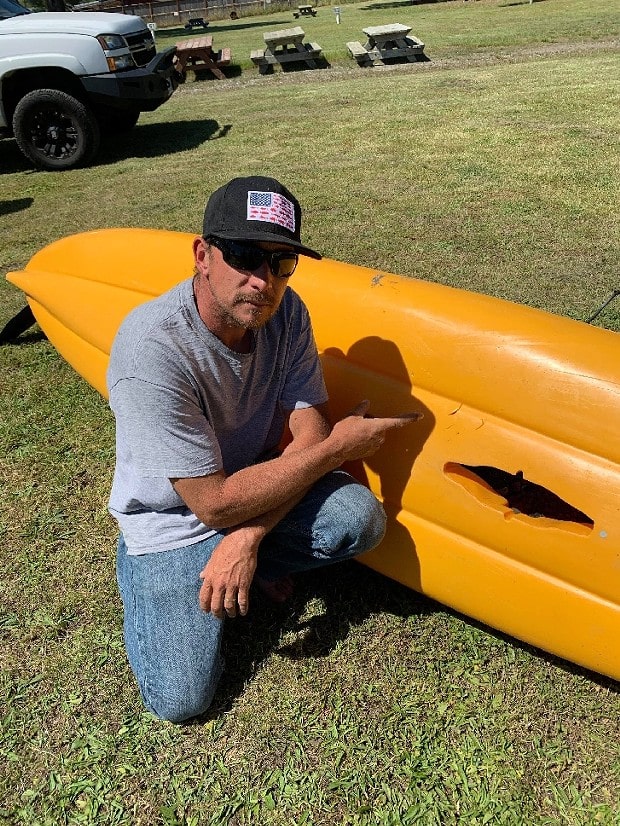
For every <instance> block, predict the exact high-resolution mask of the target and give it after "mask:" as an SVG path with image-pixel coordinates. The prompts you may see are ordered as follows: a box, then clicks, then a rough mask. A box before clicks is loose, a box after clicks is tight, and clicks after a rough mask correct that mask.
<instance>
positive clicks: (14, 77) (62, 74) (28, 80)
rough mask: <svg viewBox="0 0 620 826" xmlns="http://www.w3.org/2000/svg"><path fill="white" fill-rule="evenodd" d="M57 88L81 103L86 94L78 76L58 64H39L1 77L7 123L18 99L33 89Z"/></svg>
mask: <svg viewBox="0 0 620 826" xmlns="http://www.w3.org/2000/svg"><path fill="white" fill-rule="evenodd" d="M43 86H44V88H46V89H57V90H58V91H59V92H66V93H67V94H69V95H71V96H72V97H74V98H77V99H78V100H81V101H82V103H85V102H86V100H87V96H86V95H85V94H84V89H83V87H82V84H81V83H80V81H79V80H78V78H77V77H76V76H75V75H74V74H73V73H72V72H71V71H70V70H69V69H64V68H61V67H58V66H41V67H37V68H36V69H20V70H18V71H16V72H12V73H10V74H7V75H5V76H4V77H3V78H2V85H1V90H2V91H1V93H0V94H1V96H2V107H3V109H4V113H5V117H6V120H7V123H9V124H10V123H11V122H12V120H13V114H14V112H15V109H16V107H17V104H18V103H19V102H20V100H21V99H22V98H23V97H24V96H25V95H27V94H28V93H29V92H34V91H35V89H41V88H42V87H43Z"/></svg>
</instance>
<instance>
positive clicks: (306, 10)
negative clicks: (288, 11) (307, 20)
mask: <svg viewBox="0 0 620 826" xmlns="http://www.w3.org/2000/svg"><path fill="white" fill-rule="evenodd" d="M293 17H316V9H315V8H314V6H309V5H302V6H297V11H296V12H293Z"/></svg>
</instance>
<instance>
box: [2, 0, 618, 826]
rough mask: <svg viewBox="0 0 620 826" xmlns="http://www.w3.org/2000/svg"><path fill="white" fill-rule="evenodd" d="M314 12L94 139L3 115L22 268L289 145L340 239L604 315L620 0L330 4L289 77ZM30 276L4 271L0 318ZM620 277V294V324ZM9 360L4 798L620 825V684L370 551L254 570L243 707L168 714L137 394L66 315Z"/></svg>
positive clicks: (99, 809)
mask: <svg viewBox="0 0 620 826" xmlns="http://www.w3.org/2000/svg"><path fill="white" fill-rule="evenodd" d="M295 22H297V21H295ZM382 22H384V23H385V22H403V23H408V24H411V25H412V26H413V33H414V34H415V35H416V36H418V37H420V39H422V40H423V41H424V42H425V44H426V51H427V54H428V55H429V56H430V57H431V61H430V62H428V63H420V64H414V65H411V66H409V65H404V66H395V67H390V68H386V69H378V70H376V69H358V68H357V67H356V66H355V64H354V61H352V60H351V59H350V58H349V57H348V55H347V53H346V48H345V46H344V44H345V43H346V41H347V40H351V39H360V38H361V37H362V34H361V29H362V28H363V27H364V26H367V25H375V24H378V23H382ZM292 24H293V18H292V14H291V13H290V12H278V13H275V14H273V15H270V16H263V17H260V16H259V17H252V18H243V19H241V20H239V21H220V22H217V21H214V22H213V23H212V24H211V26H210V31H211V32H212V33H213V35H214V40H215V45H216V46H218V45H219V46H230V47H231V48H232V51H233V61H234V62H235V63H236V64H237V65H238V66H240V71H238V72H236V73H235V72H233V71H231V77H230V78H229V79H228V80H226V81H212V80H208V79H204V78H202V79H198V80H195V79H194V77H193V75H192V74H190V76H189V78H188V81H187V83H185V85H184V86H182V87H181V88H180V89H179V90H178V91H177V92H176V93H175V95H174V96H173V97H172V99H171V100H170V101H169V102H168V103H167V104H166V105H165V106H163V107H161V108H160V109H159V110H158V111H156V112H153V113H150V114H145V115H143V116H142V118H141V119H140V123H139V125H138V127H137V128H136V129H135V130H134V131H133V133H131V134H130V135H128V136H126V137H125V138H123V139H122V140H120V139H118V140H117V141H116V142H114V143H108V144H105V145H104V146H103V148H102V151H101V154H100V156H99V158H98V161H97V163H96V165H95V166H93V167H91V168H89V169H81V170H74V171H70V172H65V173H62V174H51V173H40V172H35V171H32V170H31V169H30V168H29V167H28V166H27V165H26V163H25V162H24V161H23V160H22V158H21V156H20V155H19V153H18V151H17V149H16V147H15V146H14V144H13V142H12V141H9V140H4V141H2V142H1V151H2V159H1V160H0V183H1V187H2V190H1V192H2V194H1V196H0V198H1V200H0V228H1V229H2V233H1V235H0V239H1V240H0V269H1V270H2V272H6V271H7V270H9V269H15V268H20V267H22V266H23V265H24V264H25V263H26V262H27V260H28V259H29V258H30V257H31V255H33V254H34V252H35V251H36V250H38V249H39V248H40V247H41V246H43V245H44V244H47V243H49V242H51V241H53V240H55V239H57V238H59V237H61V236H63V235H67V234H69V233H72V232H78V231H83V230H87V229H94V228H97V227H109V226H119V225H124V226H150V227H167V228H171V229H179V230H186V231H193V230H198V229H199V227H200V223H201V217H202V211H203V208H204V202H205V199H206V197H207V195H208V193H210V192H211V191H212V190H213V189H214V188H215V187H217V186H218V185H220V184H221V183H223V182H224V181H225V180H227V179H228V178H230V177H232V176H233V175H236V174H250V173H265V174H274V175H277V176H279V177H281V178H282V179H283V180H284V181H285V182H286V183H288V184H289V185H290V186H291V188H292V189H293V190H294V191H295V192H296V194H297V195H298V196H299V198H300V200H301V202H302V204H303V206H304V207H305V209H306V215H305V226H304V237H305V239H306V241H307V243H308V244H309V245H310V246H314V247H315V248H318V249H320V250H322V251H323V252H324V253H325V254H326V255H329V256H331V257H334V258H338V259H342V260H347V261H352V262H353V263H359V264H366V265H369V266H376V267H377V268H380V269H385V270H388V271H392V272H399V273H402V274H404V275H409V276H413V277H419V278H424V279H432V280H435V281H440V282H442V283H447V284H453V285H456V286H461V287H465V288H468V289H473V290H477V291H480V292H485V293H491V294H494V295H497V296H500V297H503V298H507V299H510V300H512V301H516V302H519V303H525V304H530V305H533V306H537V307H541V308H543V309H546V310H549V311H551V312H555V313H560V314H564V315H570V316H572V317H574V318H580V319H584V318H586V317H588V315H589V314H590V313H591V312H593V311H594V310H595V309H596V308H597V307H598V306H600V305H601V304H602V303H603V302H604V301H605V299H606V298H607V297H608V296H609V294H610V293H611V292H612V290H614V289H617V288H620V283H619V282H618V270H617V261H618V250H619V246H620V245H619V233H618V208H617V202H618V183H619V175H618V166H617V157H618V126H619V120H620V118H619V116H618V111H619V102H620V101H619V97H620V94H619V89H620V70H619V61H618V54H619V51H620V32H619V29H620V22H619V18H618V15H617V12H616V11H615V9H614V4H613V3H609V2H608V0H589V1H588V2H586V0H539V2H535V3H533V4H529V3H526V2H520V3H518V2H514V0H513V2H509V1H508V0H477V2H467V3H464V2H461V0H458V2H456V0H455V2H446V3H428V4H421V5H410V4H405V3H400V2H398V0H395V2H376V3H371V2H364V3H357V4H354V5H346V6H343V13H342V23H341V25H340V26H337V25H336V24H335V19H334V14H333V11H332V9H331V7H330V6H326V7H321V8H320V9H319V12H318V14H317V17H316V18H313V19H310V20H306V19H304V20H303V21H302V25H303V27H304V29H305V30H306V32H307V34H308V37H309V39H312V40H317V41H318V42H319V43H320V44H321V46H322V47H323V49H324V51H325V53H326V56H327V59H328V61H329V63H330V64H331V66H330V68H327V69H324V70H317V71H313V72H287V73H278V74H275V75H273V76H269V77H259V75H258V71H257V70H256V69H255V68H254V67H253V66H252V65H251V63H250V61H249V53H250V51H251V49H253V48H258V47H259V46H260V44H261V41H262V32H263V31H268V30H269V29H272V28H274V29H275V28H282V27H285V26H286V27H288V26H289V25H292ZM182 37H185V33H182V30H177V31H176V32H174V31H173V32H170V33H165V32H161V31H160V32H158V34H157V38H158V43H159V45H160V46H161V47H163V46H164V45H166V41H167V40H169V41H170V42H174V41H175V40H177V39H181V38H182ZM101 266H102V267H106V266H114V262H113V261H105V260H104V261H102V262H101ZM328 289H329V285H328V284H326V291H327V290H328ZM23 303H24V301H23V297H22V295H21V294H20V293H19V291H17V290H16V289H15V288H13V287H12V286H11V285H8V284H7V283H5V282H4V281H2V282H1V283H0V327H2V326H3V324H4V323H5V322H6V321H7V320H8V319H9V318H11V317H12V316H13V315H14V314H15V313H16V312H17V310H18V309H20V308H21V307H22V306H23ZM619 305H620V302H618V303H616V304H613V303H612V304H611V305H610V306H609V307H608V308H607V309H606V310H605V311H604V312H603V313H601V315H600V316H599V318H598V319H597V323H599V324H601V325H603V326H606V327H609V328H610V329H614V330H617V331H620V309H619ZM0 375H1V376H2V384H1V386H2V392H1V394H0V480H1V484H2V491H3V496H2V498H1V500H0V538H1V540H2V543H1V548H2V551H1V558H2V564H3V571H4V595H3V604H2V612H1V614H0V628H1V633H2V642H3V645H2V650H1V653H0V663H1V679H2V692H1V695H0V696H1V697H2V698H3V700H4V707H3V709H2V753H3V756H4V762H3V769H4V770H3V772H2V773H1V775H0V790H1V791H2V796H1V799H0V823H6V824H7V826H14V825H15V824H23V826H34V825H35V824H37V825H38V824H41V825H43V824H49V826H57V824H128V825H130V826H134V824H149V826H151V824H166V826H202V824H209V826H212V825H213V826H215V824H218V825H219V824H221V826H225V825H226V826H228V824H232V825H233V826H236V825H237V824H261V825H262V824H269V826H271V824H273V825H274V826H280V824H282V826H284V824H287V826H288V825H290V824H295V826H297V825H298V824H316V826H331V824H338V826H340V824H347V825H348V824H351V826H353V824H356V825H357V824H359V826H373V824H381V826H383V824H385V825H386V826H399V824H437V825H438V826H439V825H440V824H441V826H443V825H444V824H459V825H460V824H472V826H474V824H475V825H476V826H478V825H479V824H528V826H529V824H541V826H542V824H546V826H555V824H566V826H577V825H579V826H589V825H590V824H609V825H610V826H612V825H615V824H620V805H619V803H618V801H619V799H620V748H619V746H618V743H619V742H620V697H619V695H618V686H617V684H615V683H613V682H612V681H611V680H608V679H606V678H604V677H600V676H597V675H595V674H592V673H589V672H585V671H583V670H581V669H579V668H577V667H574V666H572V665H570V664H568V663H565V662H561V661H558V660H557V659H555V658H553V657H550V656H548V655H545V654H544V653H542V652H540V651H537V650H534V649H532V648H530V647H528V646H525V645H522V644H520V643H519V642H517V641H515V640H512V639H509V638H506V637H504V636H502V635H500V634H497V633H495V632H493V631H492V630H491V629H489V628H486V627H482V626H480V625H478V624H476V623H474V622H472V621H470V620H468V619H467V618H464V617H462V616H459V615H456V614H454V613H453V612H451V611H450V610H448V609H446V608H444V607H443V606H440V605H438V604H436V603H433V602H431V601H430V600H427V599H425V598H424V597H421V596H420V595H417V594H415V593H414V592H412V591H408V590H407V589H405V588H403V587H401V586H400V585H397V584H396V583H393V582H390V581H388V580H386V579H384V578H382V577H381V576H379V575H377V574H375V573H373V572H372V571H370V570H369V569H367V568H365V567H363V566H361V565H358V564H355V563H351V564H350V565H346V566H342V567H341V568H339V569H334V570H333V571H331V572H330V573H329V574H327V575H325V574H320V575H318V574H317V575H311V576H308V577H307V578H305V579H304V580H302V581H300V583H299V586H298V590H297V592H296V595H295V597H294V600H293V602H292V603H291V604H290V605H288V606H287V607H285V608H282V609H274V608H272V607H270V606H268V605H265V604H263V603H262V602H261V600H260V598H259V597H258V596H257V595H255V598H254V600H253V603H252V610H251V613H250V615H249V616H248V617H247V618H245V619H243V620H236V621H234V622H230V623H229V624H228V626H227V633H226V641H225V647H226V650H225V654H226V660H227V671H226V675H225V679H224V680H223V682H222V684H221V688H220V690H219V692H218V695H217V699H216V706H215V708H214V711H213V714H211V715H210V716H209V717H208V718H207V719H205V720H202V721H200V722H198V723H195V724H192V725H188V726H182V727H178V726H177V727H175V726H172V725H169V724H166V723H161V722H158V721H155V720H153V719H152V718H151V717H150V716H149V715H148V714H147V713H145V712H143V710H142V707H141V704H140V701H139V698H138V696H137V690H136V688H135V686H134V683H133V679H132V677H131V674H130V671H129V668H128V666H127V664H126V661H125V656H124V650H123V643H122V618H121V610H120V600H119V598H118V597H117V593H116V586H115V582H114V545H115V529H114V524H113V523H112V521H111V519H110V518H109V517H108V515H107V512H106V501H107V494H108V490H109V484H110V480H111V474H112V469H113V459H114V445H113V423H112V417H111V414H110V413H109V411H108V409H107V407H106V404H105V402H104V401H103V400H102V399H101V398H100V397H99V396H98V395H97V394H96V393H95V392H94V391H92V390H91V389H90V388H89V387H87V386H86V385H85V383H84V382H83V381H82V380H81V379H80V378H79V377H78V376H77V375H75V374H74V373H73V371H72V370H71V369H70V368H69V367H68V366H67V365H66V364H65V363H64V362H63V361H62V360H61V359H60V357H59V356H58V355H57V353H56V352H55V351H54V350H53V348H52V347H51V346H50V345H49V344H48V343H47V341H46V340H45V339H44V338H42V336H41V335H40V334H39V333H38V331H37V329H36V328H35V329H34V330H33V331H31V332H29V333H27V334H26V335H25V336H23V337H22V339H21V340H20V342H19V343H18V344H15V345H11V346H4V347H2V348H1V349H0ZM593 426H595V425H594V424H593ZM612 644H613V645H616V644H617V641H610V645H612Z"/></svg>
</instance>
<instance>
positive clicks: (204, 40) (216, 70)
mask: <svg viewBox="0 0 620 826" xmlns="http://www.w3.org/2000/svg"><path fill="white" fill-rule="evenodd" d="M230 58H231V52H230V49H228V48H226V49H220V50H219V51H217V52H214V51H213V37H212V36H211V35H209V34H208V35H206V36H205V37H193V38H191V40H182V41H181V42H180V43H177V53H176V58H175V59H176V68H177V71H178V72H180V73H181V74H183V75H185V73H186V71H187V68H188V67H191V68H192V69H193V70H194V71H196V69H197V68H201V67H202V68H205V69H208V71H210V72H211V74H213V75H215V77H217V78H219V79H220V80H226V75H225V74H224V72H222V70H221V67H222V66H228V64H229V63H230Z"/></svg>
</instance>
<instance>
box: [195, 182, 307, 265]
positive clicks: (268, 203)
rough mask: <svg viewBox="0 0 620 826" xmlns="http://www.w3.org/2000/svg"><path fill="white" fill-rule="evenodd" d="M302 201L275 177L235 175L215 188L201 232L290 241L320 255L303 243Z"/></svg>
mask: <svg viewBox="0 0 620 826" xmlns="http://www.w3.org/2000/svg"><path fill="white" fill-rule="evenodd" d="M300 232H301V207H300V205H299V201H298V200H297V198H296V197H295V196H294V195H293V193H292V192H290V191H289V190H288V189H287V188H286V187H285V186H284V185H283V184H281V183H280V182H279V181H276V179H275V178H266V177H264V176H262V175H254V176H251V177H248V178H233V179H232V181H229V182H228V183H227V184H224V186H221V187H220V188H219V189H216V190H215V192H214V193H213V194H212V195H211V197H210V198H209V200H208V202H207V206H206V208H205V215H204V221H203V224H202V236H203V238H208V237H209V236H214V237H215V238H224V239H228V240H230V241H269V242H271V243H276V244H287V245H288V246H289V247H292V248H293V249H294V250H296V251H297V252H300V253H301V254H302V255H308V256H309V257H310V258H317V259H319V258H321V257H322V256H321V255H320V253H318V252H315V251H314V250H311V249H310V247H305V246H304V245H303V244H302V243H301V235H300Z"/></svg>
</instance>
